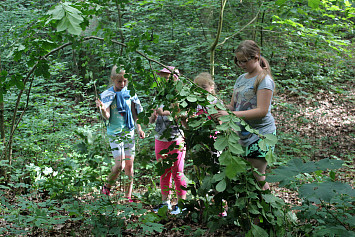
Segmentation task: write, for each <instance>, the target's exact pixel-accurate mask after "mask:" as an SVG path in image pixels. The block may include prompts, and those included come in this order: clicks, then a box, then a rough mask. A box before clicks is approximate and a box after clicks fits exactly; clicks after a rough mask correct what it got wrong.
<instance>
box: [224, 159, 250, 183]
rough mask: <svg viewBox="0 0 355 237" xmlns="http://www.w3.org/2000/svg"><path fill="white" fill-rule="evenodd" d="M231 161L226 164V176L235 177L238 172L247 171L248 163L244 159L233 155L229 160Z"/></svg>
mask: <svg viewBox="0 0 355 237" xmlns="http://www.w3.org/2000/svg"><path fill="white" fill-rule="evenodd" d="M229 161H230V163H229V164H227V165H226V170H225V172H226V176H227V177H228V178H229V179H233V178H234V177H235V176H236V175H237V173H242V172H245V171H246V163H245V161H244V160H243V159H241V158H237V157H234V156H232V158H231V159H230V160H229Z"/></svg>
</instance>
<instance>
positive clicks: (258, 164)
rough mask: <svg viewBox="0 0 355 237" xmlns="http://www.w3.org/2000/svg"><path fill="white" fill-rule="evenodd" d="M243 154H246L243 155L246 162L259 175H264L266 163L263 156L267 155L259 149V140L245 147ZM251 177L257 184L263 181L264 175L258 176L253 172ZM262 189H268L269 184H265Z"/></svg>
mask: <svg viewBox="0 0 355 237" xmlns="http://www.w3.org/2000/svg"><path fill="white" fill-rule="evenodd" d="M268 149H270V150H273V149H274V147H268ZM245 152H246V153H245V155H246V160H247V161H249V162H250V164H251V165H252V166H253V167H254V168H256V169H257V170H258V172H259V173H260V174H265V172H266V167H267V161H266V159H265V156H266V154H267V151H264V150H262V149H261V148H260V146H259V140H258V141H255V142H254V143H252V144H250V145H249V146H248V147H246V149H245ZM253 175H254V177H255V179H256V180H257V181H259V182H263V181H265V175H259V174H257V173H255V172H253ZM262 189H263V190H267V189H270V187H269V184H268V183H266V182H265V184H264V185H263V187H262Z"/></svg>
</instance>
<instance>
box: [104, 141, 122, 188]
mask: <svg viewBox="0 0 355 237" xmlns="http://www.w3.org/2000/svg"><path fill="white" fill-rule="evenodd" d="M118 140H119V139H116V140H111V139H110V146H111V150H112V155H113V157H114V158H115V164H114V166H113V167H112V168H111V173H110V174H109V176H108V177H107V184H106V187H107V188H111V187H112V185H113V184H114V183H115V181H116V179H117V177H118V175H119V173H120V171H121V170H122V169H123V167H122V165H124V164H123V159H124V154H123V142H119V141H118Z"/></svg>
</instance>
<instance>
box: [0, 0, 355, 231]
mask: <svg viewBox="0 0 355 237" xmlns="http://www.w3.org/2000/svg"><path fill="white" fill-rule="evenodd" d="M0 10H1V12H0V22H1V26H0V33H1V38H0V132H1V140H0V149H1V152H0V203H1V205H0V236H194V237H198V236H247V237H249V236H257V237H259V236H262V237H264V236H277V237H280V236H329V237H330V236H346V237H348V236H355V224H354V223H355V215H354V214H355V210H354V206H355V202H354V200H355V199H354V197H355V191H354V174H355V168H354V153H355V152H354V147H355V133H354V118H355V116H354V115H355V107H354V94H355V91H354V77H355V72H354V68H355V64H354V58H353V56H354V55H353V53H354V46H355V43H354V35H355V32H354V30H355V27H354V25H355V24H354V22H355V3H354V2H353V1H352V0H301V1H296V0H272V1H270V0H218V1H217V0H78V1H67V0H62V1H48V0H32V1H31V0H30V1H24V0H2V1H0ZM243 40H253V41H255V42H256V43H257V44H258V45H259V47H260V48H261V54H262V56H263V57H264V58H266V59H267V60H268V62H269V64H270V67H271V72H272V76H273V80H274V82H275V85H276V90H275V92H274V95H273V99H272V106H271V113H272V114H273V116H274V118H275V123H276V128H277V134H276V136H274V135H272V136H267V135H262V134H261V133H259V131H258V130H255V129H252V128H250V127H248V126H247V124H246V123H245V121H244V120H243V119H240V118H237V117H236V116H235V115H234V114H233V113H229V114H228V115H225V116H223V117H221V120H222V122H223V123H222V122H221V123H217V122H215V121H214V120H213V119H210V117H209V116H210V115H211V114H215V113H216V112H218V110H227V109H226V106H225V105H227V104H229V103H230V100H231V96H232V94H233V87H234V84H235V82H236V79H237V78H238V76H239V75H241V74H243V73H244V72H243V70H242V68H240V67H238V66H237V65H236V64H235V62H234V57H235V50H236V48H237V46H238V45H239V43H240V42H241V41H243ZM114 65H117V66H118V67H119V68H120V69H124V70H125V72H126V74H125V76H126V77H127V79H128V81H129V83H128V89H129V90H130V92H131V94H132V93H133V94H134V93H136V94H137V95H138V96H139V99H140V102H141V105H142V107H143V111H142V112H141V113H139V114H138V123H139V124H140V125H141V127H142V130H143V131H144V132H145V138H144V139H140V138H139V136H137V135H136V138H135V144H136V146H135V149H136V154H135V160H134V177H133V184H134V186H133V196H132V202H127V200H125V199H124V197H123V194H124V191H123V186H124V184H125V183H126V182H127V177H126V176H125V175H124V172H121V173H120V174H119V177H118V179H117V180H116V183H115V184H114V186H113V187H112V189H111V196H109V197H108V196H106V195H103V194H102V193H101V188H102V186H103V185H104V183H105V181H106V179H107V177H108V175H109V174H110V169H111V167H112V166H113V164H114V159H113V156H112V153H111V148H110V143H109V137H108V135H107V131H106V126H107V124H106V122H105V120H104V119H103V117H102V116H101V115H100V111H99V109H98V108H97V107H96V104H95V100H96V99H97V98H99V97H100V94H101V93H102V92H104V91H105V90H106V89H107V88H109V86H110V83H111V80H110V73H111V69H112V67H113V66H114ZM168 66H173V67H175V68H176V69H178V70H179V80H178V81H174V82H171V81H165V80H163V79H162V78H160V77H158V76H157V72H158V71H159V70H161V69H162V68H166V67H168ZM201 72H208V73H210V74H211V75H213V79H214V82H215V85H216V88H215V89H216V95H212V94H210V93H208V92H206V91H205V90H203V89H201V88H200V87H198V86H196V84H195V83H194V81H193V80H194V78H195V77H196V76H197V75H198V74H199V73H201ZM215 97H217V99H218V101H220V102H221V103H217V104H211V101H213V100H214V99H215ZM170 104H179V109H173V111H172V115H171V117H172V118H181V117H183V116H182V115H184V116H185V117H187V118H188V119H187V126H182V125H181V123H177V125H176V126H178V127H179V128H180V129H182V130H183V131H184V140H185V144H186V158H185V167H184V169H185V170H184V174H185V179H186V182H187V186H186V188H185V189H186V191H187V195H186V199H185V200H180V201H179V202H177V196H176V193H174V192H173V196H172V202H174V203H176V204H178V205H179V207H181V209H182V210H183V211H182V212H181V213H180V214H179V215H172V214H171V213H169V212H168V211H167V209H161V210H159V211H158V212H154V211H153V207H154V206H156V205H158V204H159V203H160V202H161V193H160V187H159V185H160V179H159V178H160V175H161V174H162V173H163V172H164V170H165V168H166V167H167V166H169V165H171V163H169V161H167V162H157V160H156V156H155V147H154V136H155V133H156V131H155V125H154V124H151V123H149V117H150V116H151V113H152V111H153V109H155V108H157V106H159V105H166V106H168V105H170ZM198 105H201V106H205V107H207V108H209V109H208V113H207V114H205V115H204V116H199V117H196V116H194V111H195V108H197V106H198ZM237 124H242V125H245V126H246V129H247V130H248V131H249V132H250V133H253V134H256V135H257V136H259V138H260V141H259V145H260V147H261V149H266V148H265V147H268V146H275V150H274V152H273V153H272V152H271V153H269V152H268V153H267V155H266V160H267V162H268V166H267V170H266V181H267V182H268V183H269V185H270V189H269V190H263V189H262V188H261V187H260V183H258V182H257V181H256V180H255V178H254V176H253V172H255V170H254V169H253V167H252V166H251V164H250V163H249V162H247V161H246V160H245V159H244V158H243V156H242V155H241V154H242V153H243V152H244V151H243V148H242V146H241V145H240V144H239V143H238V140H239V135H238V134H239V133H237V131H240V128H239V126H238V125H237ZM238 129H239V130H238ZM211 133H214V134H215V135H216V138H215V139H207V138H208V137H209V136H210V135H209V134H211ZM211 150H214V151H216V152H211ZM166 152H167V151H166ZM223 211H225V212H226V215H221V213H222V212H223Z"/></svg>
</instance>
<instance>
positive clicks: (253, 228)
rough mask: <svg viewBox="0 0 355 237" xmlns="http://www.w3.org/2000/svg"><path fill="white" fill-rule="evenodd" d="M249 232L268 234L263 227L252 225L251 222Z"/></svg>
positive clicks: (253, 234)
mask: <svg viewBox="0 0 355 237" xmlns="http://www.w3.org/2000/svg"><path fill="white" fill-rule="evenodd" d="M249 232H251V234H252V235H251V236H263V237H268V236H269V234H268V233H267V232H266V231H265V230H264V229H263V228H261V227H259V226H257V225H254V224H253V223H251V230H250V231H249ZM249 232H248V234H249Z"/></svg>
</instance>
